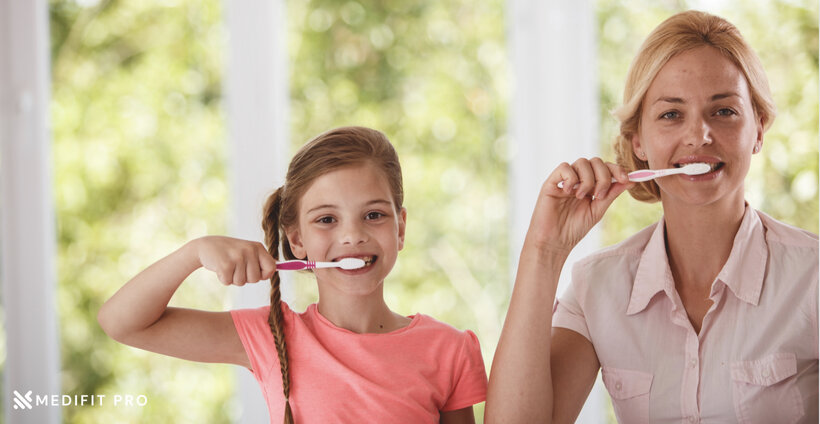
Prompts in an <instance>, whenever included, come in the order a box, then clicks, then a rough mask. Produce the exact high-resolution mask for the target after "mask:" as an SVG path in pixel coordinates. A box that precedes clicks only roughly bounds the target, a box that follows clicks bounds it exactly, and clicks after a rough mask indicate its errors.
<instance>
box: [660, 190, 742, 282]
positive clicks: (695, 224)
mask: <svg viewBox="0 0 820 424" xmlns="http://www.w3.org/2000/svg"><path fill="white" fill-rule="evenodd" d="M663 206H664V221H665V224H666V228H665V232H666V253H667V257H668V258H669V266H670V268H671V271H672V276H673V278H674V279H675V285H676V287H677V289H678V291H681V290H687V291H693V290H694V291H698V292H701V293H706V294H707V296H708V293H709V291H710V290H711V285H712V282H713V281H714V279H715V278H716V277H717V275H718V273H720V270H721V269H722V268H723V265H724V264H726V260H727V259H728V258H729V254H730V253H731V251H732V245H733V244H734V240H735V235H736V234H737V230H738V228H740V223H741V221H742V220H743V214H744V211H745V208H746V207H745V201H744V200H743V199H742V198H740V199H739V200H733V201H724V202H716V203H713V204H710V205H706V206H681V205H669V204H667V203H666V202H664V205H663Z"/></svg>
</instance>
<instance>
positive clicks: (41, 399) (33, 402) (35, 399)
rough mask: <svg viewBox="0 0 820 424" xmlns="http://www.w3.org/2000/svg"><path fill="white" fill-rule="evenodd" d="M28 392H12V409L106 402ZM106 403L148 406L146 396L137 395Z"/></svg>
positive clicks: (96, 397) (82, 396)
mask: <svg viewBox="0 0 820 424" xmlns="http://www.w3.org/2000/svg"><path fill="white" fill-rule="evenodd" d="M32 393H33V391H32V390H29V391H27V392H26V394H25V395H23V394H22V393H20V392H18V391H17V390H14V399H12V400H13V401H14V409H17V410H24V411H25V410H28V409H34V408H35V407H40V406H53V407H59V406H81V407H86V406H102V405H103V403H104V402H106V395H88V394H74V395H53V394H52V395H41V394H34V395H32ZM108 402H110V403H113V405H114V406H116V407H144V406H146V405H148V396H146V395H142V394H138V395H132V394H115V395H113V396H111V397H110V398H108Z"/></svg>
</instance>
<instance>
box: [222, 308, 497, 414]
mask: <svg viewBox="0 0 820 424" xmlns="http://www.w3.org/2000/svg"><path fill="white" fill-rule="evenodd" d="M269 311H270V306H265V307H261V308H258V309H240V310H233V311H231V316H232V317H233V321H234V325H235V326H236V331H237V333H239V338H240V339H241V340H242V344H243V345H244V346H245V351H246V352H247V354H248V358H249V359H250V362H251V367H252V368H253V369H252V370H251V372H252V373H253V375H254V377H256V380H257V381H258V382H259V385H260V386H261V387H262V393H263V395H264V397H265V400H266V402H267V404H268V412H269V413H270V416H271V423H280V422H282V418H283V417H284V407H285V397H284V394H283V393H282V374H281V371H280V367H279V357H278V355H277V353H276V347H275V346H274V341H273V335H272V334H271V331H270V327H269V326H268V313H269ZM282 313H283V315H284V322H285V341H286V342H287V347H288V358H289V363H290V375H291V386H290V387H291V391H290V406H291V409H292V411H293V416H294V420H295V421H296V422H297V423H363V422H373V423H376V422H378V423H437V422H439V413H440V411H453V410H457V409H462V408H466V407H468V406H472V405H473V404H476V403H479V402H482V401H484V400H485V397H486V392H487V373H486V371H485V369H484V361H483V360H482V357H481V349H480V348H479V344H478V339H477V338H476V336H475V334H473V333H472V332H471V331H459V330H457V329H455V328H453V327H451V326H449V325H447V324H444V323H441V322H439V321H436V320H435V319H433V318H431V317H429V316H426V315H422V314H416V315H413V316H412V321H411V322H410V324H409V325H408V326H407V327H404V328H401V329H399V330H396V331H393V332H390V333H386V334H357V333H354V332H352V331H349V330H345V329H342V328H339V327H336V326H335V325H333V324H332V323H331V322H330V321H328V320H327V319H326V318H325V317H323V316H322V315H321V314H319V311H318V308H317V306H316V304H312V305H310V306H308V308H307V310H306V311H305V312H303V313H295V312H293V311H291V310H290V308H289V307H288V305H287V304H286V303H285V302H282Z"/></svg>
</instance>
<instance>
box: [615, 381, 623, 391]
mask: <svg viewBox="0 0 820 424" xmlns="http://www.w3.org/2000/svg"><path fill="white" fill-rule="evenodd" d="M622 387H623V384H621V382H620V381H619V382H617V383H615V390H618V391H620V390H621V388H622Z"/></svg>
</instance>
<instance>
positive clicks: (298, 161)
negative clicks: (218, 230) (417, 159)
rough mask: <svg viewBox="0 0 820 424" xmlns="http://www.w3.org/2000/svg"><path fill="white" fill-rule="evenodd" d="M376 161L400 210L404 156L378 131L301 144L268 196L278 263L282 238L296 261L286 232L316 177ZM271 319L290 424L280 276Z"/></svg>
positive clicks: (269, 229) (270, 241) (266, 220)
mask: <svg viewBox="0 0 820 424" xmlns="http://www.w3.org/2000/svg"><path fill="white" fill-rule="evenodd" d="M368 162H370V163H372V164H374V165H376V166H377V167H378V168H379V169H381V170H382V171H383V172H384V175H385V177H386V178H387V182H388V184H389V186H390V191H391V194H392V195H393V203H394V206H395V207H396V210H400V209H401V208H402V204H403V202H404V189H403V188H402V178H401V166H400V165H399V157H398V155H397V154H396V150H395V149H394V148H393V145H391V144H390V141H389V140H388V139H387V137H385V135H384V134H382V133H381V132H379V131H376V130H373V129H370V128H364V127H342V128H336V129H334V130H330V131H328V132H326V133H324V134H320V135H319V136H317V137H316V138H314V139H313V140H311V141H309V142H308V143H307V144H305V145H304V146H302V148H301V149H299V151H298V152H297V153H296V155H295V156H294V157H293V159H292V160H291V161H290V166H288V172H287V175H286V176H285V184H284V185H283V186H282V187H279V188H278V189H277V190H276V191H274V192H273V194H271V195H270V196H269V197H268V200H267V202H266V203H265V209H264V216H263V218H262V228H263V229H264V230H265V245H266V246H267V248H268V252H270V254H271V255H272V256H273V258H274V259H276V260H277V261H278V260H279V248H280V240H281V248H282V254H283V256H284V257H285V259H296V256H295V255H294V254H293V251H292V250H291V247H290V242H289V241H288V239H287V235H286V229H288V228H292V227H293V226H294V225H298V223H299V200H300V199H301V198H302V195H303V194H304V193H305V192H306V191H307V189H308V188H309V187H310V185H311V184H312V183H313V181H315V180H316V178H318V177H320V176H322V175H324V174H326V173H328V172H330V171H333V170H336V169H339V168H343V167H348V166H357V165H362V164H365V163H368ZM270 282H271V293H270V303H271V304H270V315H269V316H268V324H269V325H270V329H271V333H273V339H274V342H275V344H276V352H277V353H278V355H279V364H280V366H281V371H282V391H283V392H284V394H285V419H284V422H285V423H286V424H292V423H293V413H292V412H291V408H290V383H291V382H290V369H289V362H288V351H287V346H286V344H285V328H284V323H283V320H282V305H281V293H280V290H279V284H280V280H279V273H278V272H276V273H274V274H273V277H272V278H271V279H270Z"/></svg>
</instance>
